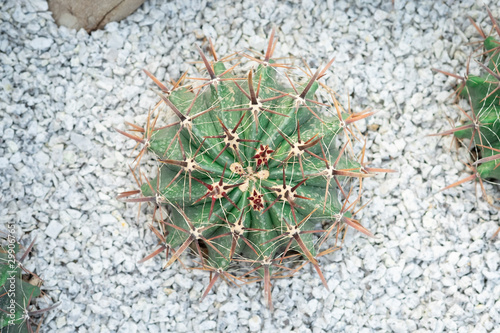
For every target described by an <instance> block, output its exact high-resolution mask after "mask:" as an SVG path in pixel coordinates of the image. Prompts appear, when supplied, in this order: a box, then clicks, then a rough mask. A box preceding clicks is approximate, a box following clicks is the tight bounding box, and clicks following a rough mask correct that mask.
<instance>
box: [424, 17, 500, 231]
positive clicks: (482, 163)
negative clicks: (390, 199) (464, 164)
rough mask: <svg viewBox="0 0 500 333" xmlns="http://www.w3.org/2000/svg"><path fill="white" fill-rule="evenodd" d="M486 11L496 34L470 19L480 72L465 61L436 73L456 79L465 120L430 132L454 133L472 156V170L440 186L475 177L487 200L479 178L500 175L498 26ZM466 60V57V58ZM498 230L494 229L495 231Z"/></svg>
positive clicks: (440, 134) (447, 187) (497, 177)
mask: <svg viewBox="0 0 500 333" xmlns="http://www.w3.org/2000/svg"><path fill="white" fill-rule="evenodd" d="M486 10H487V11H488V15H489V17H490V19H491V22H492V24H493V30H492V31H493V32H494V33H495V34H496V35H498V36H495V35H491V36H487V35H486V34H485V33H484V32H483V30H482V29H481V28H480V27H479V26H478V25H477V24H476V23H475V22H474V21H473V20H472V19H470V20H471V23H472V24H473V26H474V27H475V28H476V30H477V31H478V32H479V34H480V35H481V37H482V45H483V47H484V50H481V51H480V52H479V54H477V57H476V58H477V60H476V61H477V63H478V64H479V66H480V68H481V70H482V74H481V75H479V76H476V75H471V74H469V63H468V64H467V70H466V75H465V76H459V75H456V74H452V73H449V72H445V71H442V70H436V71H438V72H440V73H443V74H446V75H448V76H452V77H454V78H457V79H458V80H460V85H459V86H458V89H457V90H456V94H457V97H459V98H460V97H461V98H464V99H465V100H466V101H467V102H468V103H469V105H470V112H468V113H467V112H466V111H464V110H463V109H461V108H460V110H461V112H463V114H464V115H465V116H466V117H467V121H466V123H465V124H463V125H460V126H458V127H455V128H453V129H450V130H447V131H444V132H442V133H438V134H433V135H434V136H443V135H454V137H455V138H456V139H458V140H460V141H462V142H464V143H465V145H466V147H467V148H468V149H469V151H470V153H471V157H472V159H473V160H474V162H473V163H470V164H469V165H468V167H469V168H470V169H471V170H472V174H471V175H470V176H468V177H466V178H464V179H461V180H459V181H457V182H455V183H453V184H451V185H448V186H446V187H445V188H444V189H443V190H446V189H449V188H452V187H455V186H458V185H460V184H463V183H465V182H468V181H473V180H474V181H478V182H479V184H480V187H481V191H482V193H483V196H484V198H485V199H486V200H488V202H489V203H491V204H493V202H492V201H491V199H489V197H488V195H487V194H486V193H485V188H484V185H483V180H485V179H494V180H499V179H500V168H498V166H499V165H500V164H499V161H498V159H500V121H499V117H500V39H498V38H499V37H500V27H499V26H498V24H497V22H496V20H495V18H494V17H493V15H492V13H491V11H490V10H489V9H488V8H487V9H486ZM483 57H486V58H487V65H484V64H483V62H482V58H483ZM469 61H470V60H469ZM498 231H500V229H498V230H497V232H496V233H495V235H496V234H498Z"/></svg>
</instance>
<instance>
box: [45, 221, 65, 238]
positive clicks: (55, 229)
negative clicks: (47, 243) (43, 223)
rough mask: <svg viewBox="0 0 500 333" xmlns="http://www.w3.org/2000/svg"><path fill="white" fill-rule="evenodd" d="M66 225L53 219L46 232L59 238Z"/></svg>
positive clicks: (52, 236)
mask: <svg viewBox="0 0 500 333" xmlns="http://www.w3.org/2000/svg"><path fill="white" fill-rule="evenodd" d="M63 228H64V226H63V225H62V224H60V223H59V222H56V221H51V222H50V223H49V225H48V226H47V228H46V229H45V234H46V235H47V236H49V237H51V238H57V236H58V235H59V233H60V232H61V231H62V230H63Z"/></svg>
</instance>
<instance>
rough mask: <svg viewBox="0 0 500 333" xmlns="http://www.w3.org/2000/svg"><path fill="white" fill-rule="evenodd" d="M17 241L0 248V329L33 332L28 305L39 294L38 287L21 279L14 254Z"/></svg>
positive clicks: (20, 269)
mask: <svg viewBox="0 0 500 333" xmlns="http://www.w3.org/2000/svg"><path fill="white" fill-rule="evenodd" d="M18 252H19V244H18V243H17V242H13V243H8V245H5V246H2V247H1V248H0V329H1V331H2V332H21V333H24V332H25V333H28V332H33V331H32V330H31V322H30V321H31V319H29V311H28V307H29V304H30V302H31V301H32V300H34V299H35V298H37V297H39V296H40V287H39V286H38V285H32V284H30V283H29V282H27V281H25V280H24V279H23V275H25V274H23V269H22V266H21V264H20V263H19V261H18V260H17V259H16V254H17V253H18Z"/></svg>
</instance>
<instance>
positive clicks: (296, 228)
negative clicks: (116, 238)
mask: <svg viewBox="0 0 500 333" xmlns="http://www.w3.org/2000/svg"><path fill="white" fill-rule="evenodd" d="M272 41H273V35H272V36H271V40H270V44H269V45H270V46H269V47H270V48H271V45H272ZM270 48H269V49H268V53H267V54H266V58H265V60H264V61H261V60H258V61H257V62H258V63H259V64H258V66H257V67H256V68H253V69H250V71H249V72H248V73H247V74H246V75H243V76H240V77H238V76H235V75H234V74H233V68H231V67H230V66H227V65H226V63H224V62H222V61H218V60H217V58H216V57H215V56H214V58H215V61H214V63H213V64H210V63H209V62H208V61H207V59H206V58H205V56H204V55H203V53H202V52H201V50H200V54H201V56H202V59H203V60H204V62H205V66H206V68H207V71H208V73H209V75H210V79H207V82H206V83H205V84H204V85H202V86H201V87H200V86H199V85H198V87H188V86H182V87H176V88H175V89H173V90H171V91H170V90H168V89H166V88H165V87H164V86H163V85H162V84H160V83H159V81H158V80H156V78H154V77H153V80H154V81H155V82H156V83H157V85H158V86H159V87H160V88H162V90H163V93H161V94H160V96H161V99H162V103H164V104H166V105H165V106H166V107H167V108H169V109H171V110H172V111H173V112H174V113H175V114H176V117H175V119H174V120H175V121H174V122H173V123H171V124H170V125H165V126H156V127H155V128H154V129H153V130H152V131H151V132H150V133H151V135H150V138H149V140H148V141H147V142H146V145H147V147H148V148H149V150H150V151H151V152H153V154H154V156H155V157H156V159H157V160H158V161H159V162H160V164H161V167H159V169H158V176H157V177H156V178H154V179H152V180H150V181H148V182H146V183H144V184H142V186H141V193H142V198H135V199H126V200H125V201H134V202H145V201H149V202H153V203H154V205H155V206H157V207H158V206H161V205H164V206H167V207H170V209H169V210H170V212H171V214H169V216H168V217H167V218H165V217H162V218H161V221H160V222H159V229H160V230H156V233H157V235H158V237H159V238H160V243H161V247H160V248H159V249H158V250H157V251H155V252H153V253H152V254H151V255H150V256H148V257H147V258H145V259H149V258H151V257H153V256H154V255H156V254H158V253H159V252H160V251H162V250H164V249H169V250H172V252H173V254H172V256H171V257H170V258H167V260H168V261H167V264H166V266H169V265H171V264H172V263H173V262H174V261H176V260H177V259H178V258H179V256H180V255H181V254H182V253H183V252H184V251H185V250H186V249H187V248H188V247H192V248H193V250H194V252H195V253H196V254H197V257H198V260H199V262H200V264H201V265H202V267H203V269H205V270H209V271H212V272H215V273H216V274H215V278H214V279H212V281H211V283H210V285H209V288H207V291H206V292H205V295H206V294H207V293H208V290H209V289H210V288H211V286H212V285H213V282H215V279H216V278H218V277H219V276H221V275H222V276H224V277H226V278H228V279H229V280H231V281H234V280H235V279H236V278H235V277H234V276H233V275H231V274H229V273H228V270H230V269H231V267H233V266H237V265H241V262H242V261H243V262H249V263H251V264H253V267H252V269H251V270H250V271H249V272H247V273H246V274H243V276H244V277H247V278H250V279H251V278H252V276H254V278H255V279H256V280H259V279H262V280H264V283H265V291H266V293H267V294H268V297H269V300H270V282H269V281H270V279H271V278H272V277H276V276H278V275H283V274H284V273H285V274H290V273H292V272H293V271H294V270H293V268H288V267H286V266H284V264H283V263H282V261H283V260H284V259H287V258H297V257H299V256H302V257H304V258H306V259H307V260H308V261H309V262H311V263H312V264H313V265H314V267H315V269H316V270H317V272H318V273H319V274H320V276H321V278H322V280H323V282H324V284H325V286H326V281H325V280H324V278H323V276H322V274H321V271H320V269H319V266H318V263H317V260H316V259H315V258H316V257H317V256H318V254H320V253H321V252H320V251H321V249H320V245H322V244H323V241H324V239H325V238H327V237H339V235H340V237H342V235H341V234H342V233H343V232H345V230H346V228H347V226H352V227H354V228H356V229H358V230H360V231H362V232H364V233H365V234H367V235H371V233H370V232H369V231H368V230H366V229H365V228H363V227H362V226H361V224H359V222H358V221H356V220H354V219H353V218H352V213H351V212H352V210H353V206H354V205H355V202H356V201H357V200H355V199H353V198H352V197H351V198H349V200H350V201H349V202H348V203H347V204H344V205H342V203H341V197H342V196H349V195H348V194H347V192H346V190H345V189H343V188H339V186H346V185H341V184H342V183H343V182H344V181H345V179H346V178H357V177H366V176H369V175H370V173H369V171H368V169H369V168H367V169H365V168H364V166H363V165H362V164H360V163H359V162H357V161H356V160H354V159H353V158H349V157H348V154H347V152H345V150H344V149H345V146H344V148H343V149H342V150H339V148H338V146H337V145H338V142H337V137H339V136H341V135H339V134H342V133H343V132H344V131H345V132H347V131H348V130H350V129H349V125H350V124H351V123H352V122H354V121H357V120H359V119H363V118H365V117H366V116H368V115H371V114H372V113H367V112H364V113H357V114H351V113H345V112H341V111H342V109H341V107H340V105H339V104H338V102H337V101H336V100H335V101H334V104H333V105H330V104H325V103H322V102H318V101H317V100H316V97H315V96H316V91H317V90H318V89H319V88H321V87H320V85H319V84H318V77H320V76H322V75H324V73H325V71H326V70H327V68H328V67H329V66H330V65H331V62H330V64H328V66H327V67H326V68H325V69H324V70H323V71H322V72H320V71H319V70H318V71H317V72H316V73H315V74H314V75H312V76H311V77H310V78H308V79H307V80H306V81H305V82H304V83H303V84H301V85H299V84H295V83H293V81H291V79H290V78H289V77H288V76H285V75H284V73H283V72H282V71H281V70H279V67H282V66H280V65H279V64H276V63H274V62H273V60H270V59H269V58H270V54H271V53H272V51H270V50H271V49H270ZM213 53H214V54H215V52H213ZM228 68H229V69H230V70H228ZM147 74H148V75H149V76H150V77H152V75H151V74H149V73H147ZM158 112H160V111H158ZM325 113H328V114H330V115H329V116H325ZM339 115H340V117H339ZM155 122H156V121H155ZM120 132H121V131H120ZM121 133H124V132H121ZM129 137H130V135H129ZM133 139H134V140H136V141H137V142H142V143H145V141H144V138H138V137H135V138H133ZM139 139H142V141H140V140H139ZM373 170H375V169H373ZM376 170H377V171H391V170H382V169H376ZM339 190H340V191H339ZM349 194H350V192H349ZM121 196H122V198H123V197H126V196H128V194H122V195H121ZM346 206H349V207H346ZM351 208H352V209H351ZM325 221H327V222H328V223H327V224H326V226H327V228H326V229H323V228H322V227H321V225H320V223H319V222H325ZM174 249H175V250H174ZM205 295H204V296H205Z"/></svg>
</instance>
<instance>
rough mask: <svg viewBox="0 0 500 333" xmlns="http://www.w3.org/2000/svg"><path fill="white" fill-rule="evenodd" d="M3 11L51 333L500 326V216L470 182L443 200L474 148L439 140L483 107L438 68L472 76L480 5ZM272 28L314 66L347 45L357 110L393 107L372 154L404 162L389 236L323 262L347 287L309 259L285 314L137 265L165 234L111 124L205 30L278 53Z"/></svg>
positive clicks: (16, 147)
mask: <svg viewBox="0 0 500 333" xmlns="http://www.w3.org/2000/svg"><path fill="white" fill-rule="evenodd" d="M485 3H486V4H487V3H488V2H485ZM489 6H490V8H491V10H492V12H493V14H494V16H495V17H496V18H497V19H500V10H499V8H500V7H498V4H496V3H495V2H494V1H492V2H490V3H489ZM0 8H1V10H0V110H2V111H0V133H2V134H1V138H0V191H1V192H0V222H1V223H2V224H6V223H8V222H15V224H16V231H17V233H18V234H17V236H21V235H23V243H25V244H27V243H28V242H29V241H30V240H31V239H32V238H33V237H35V236H36V237H37V242H36V245H35V248H34V251H33V256H32V257H31V258H30V260H29V263H28V266H27V267H28V268H29V269H32V270H34V271H35V272H36V273H38V274H39V275H40V276H41V277H42V278H43V279H44V281H45V284H44V286H45V291H46V294H47V297H45V298H43V299H40V300H39V301H38V305H39V307H44V306H46V305H48V304H52V303H53V302H61V304H60V306H59V308H58V309H57V310H54V311H51V312H50V313H49V314H48V315H46V316H45V318H44V319H43V321H44V323H43V325H42V328H41V332H61V333H64V332H68V333H69V332H71V333H72V332H75V331H78V332H80V333H82V332H167V331H168V332H193V331H195V332H203V331H226V332H247V331H252V332H259V331H266V332H278V331H279V332H287V331H294V332H334V331H339V332H340V331H347V332H371V331H381V332H388V331H394V332H425V331H433V332H442V331H447V332H455V331H456V332H488V331H495V332H500V331H499V329H498V328H499V327H500V259H499V258H500V239H499V238H496V239H494V240H490V237H491V236H492V235H493V233H494V232H495V230H496V229H497V228H498V227H499V226H500V222H499V215H498V210H496V209H494V208H492V207H491V206H490V205H488V204H487V203H486V202H485V200H484V199H482V198H480V194H481V192H480V190H479V188H478V192H477V193H476V191H475V186H474V183H472V182H471V183H466V184H463V185H461V186H459V187H456V188H453V189H451V190H447V191H444V192H439V190H440V189H442V188H443V187H445V186H446V185H448V184H451V183H453V182H455V181H457V180H458V179H461V178H464V177H466V176H467V175H469V173H468V170H467V169H466V166H465V164H464V163H463V162H464V161H467V159H466V151H465V149H464V148H459V149H457V148H456V146H454V145H452V144H451V140H450V138H436V137H426V135H428V134H431V133H437V132H439V131H442V130H445V129H448V128H450V126H451V125H450V124H449V122H448V121H447V119H448V118H450V119H452V122H453V123H458V122H459V120H460V119H464V118H465V117H464V116H463V115H460V111H459V110H458V109H457V108H456V107H454V106H453V103H452V100H450V99H448V98H447V97H448V96H449V95H450V93H451V92H452V91H453V89H454V84H455V83H456V82H455V80H454V79H451V78H447V77H445V76H444V75H442V74H439V73H436V72H433V71H432V70H431V68H432V67H435V68H440V69H443V70H447V71H450V72H453V73H459V74H461V75H463V74H465V64H466V62H467V57H468V56H469V54H470V53H471V52H472V50H473V48H474V47H475V44H472V45H471V44H468V43H469V42H471V41H477V40H478V33H477V32H476V30H475V29H474V28H473V27H472V25H471V24H470V22H469V21H468V18H467V15H470V16H471V17H472V18H473V19H474V20H475V21H476V22H477V24H478V25H479V26H481V27H483V29H485V31H487V32H489V29H490V28H491V21H490V19H489V18H488V16H487V12H486V9H485V8H484V4H483V3H482V2H481V3H476V2H474V1H445V2H442V1H431V0H428V1H399V0H396V1H394V5H393V4H392V3H391V1H356V2H343V1H319V2H318V4H315V2H313V1H302V2H300V4H298V3H296V4H293V3H292V2H279V1H274V0H266V1H242V2H241V4H237V5H236V4H235V2H234V1H228V0H225V1H214V2H212V1H203V0H191V1H180V0H179V1H171V2H168V3H167V2H163V1H159V0H157V1H154V0H151V1H146V2H145V3H144V5H143V6H141V7H140V8H139V9H138V10H137V11H136V12H135V13H134V14H132V15H131V16H129V17H128V18H127V19H125V20H123V21H121V22H119V23H116V22H115V23H110V24H108V25H107V26H106V27H105V29H104V30H100V31H95V32H92V33H91V34H87V33H86V32H85V31H83V30H81V31H75V30H69V29H67V28H64V27H61V28H58V27H57V25H56V24H55V23H54V21H53V18H52V16H51V13H50V12H48V6H47V3H46V2H45V1H42V0H31V1H25V2H19V1H15V0H7V1H6V2H4V3H2V4H1V5H0ZM273 26H275V27H277V29H278V33H277V34H278V37H279V43H278V45H277V47H276V53H277V55H282V56H289V55H293V56H295V57H303V58H304V59H305V60H306V61H307V63H308V64H309V65H310V66H311V67H313V68H316V67H318V66H321V65H322V64H325V63H326V62H327V61H328V60H329V59H330V58H331V57H332V56H335V57H336V60H335V62H334V64H333V66H332V69H331V70H330V72H329V74H328V76H327V77H326V78H325V81H326V83H327V84H328V85H329V86H330V87H332V88H334V89H335V90H336V91H337V92H338V93H339V94H340V99H341V100H342V101H343V102H344V103H345V102H346V100H347V98H346V97H347V94H350V95H351V105H352V108H353V110H354V111H361V110H364V109H365V108H367V107H372V108H373V109H375V110H378V111H379V112H378V113H376V114H375V115H374V116H372V117H371V118H370V119H369V120H368V121H367V124H368V125H369V126H362V129H364V130H365V134H366V136H367V140H368V146H367V158H368V159H369V160H372V161H373V164H372V165H374V166H382V167H386V168H392V169H396V170H397V171H398V173H397V174H389V175H379V176H376V177H373V178H370V179H368V180H365V181H364V189H365V192H364V195H363V202H364V203H365V202H367V201H368V200H369V199H370V198H371V199H372V201H371V202H370V203H369V204H368V206H367V207H366V208H365V209H364V210H363V212H362V216H361V221H362V223H363V224H364V225H365V226H366V227H367V228H369V229H370V230H371V231H372V232H373V233H374V234H375V235H376V237H375V238H373V239H369V238H367V237H366V236H364V235H362V234H359V233H355V232H354V231H352V230H351V231H350V232H349V233H348V235H347V237H346V241H345V244H344V247H343V248H342V249H341V250H339V251H336V252H334V253H332V254H330V255H327V256H324V257H321V258H320V259H319V261H320V264H321V266H322V269H323V273H324V275H325V278H326V280H327V281H328V285H329V287H330V290H331V291H330V292H327V291H326V290H325V288H324V287H323V286H322V284H321V281H320V279H319V278H318V277H317V275H316V273H315V271H314V269H313V268H312V266H310V265H308V266H306V267H305V268H304V269H302V270H301V271H300V272H299V273H298V274H296V275H295V276H293V277H292V278H289V279H282V280H278V281H275V282H274V284H273V292H272V294H273V300H274V307H275V310H274V311H272V312H271V311H269V310H268V309H267V308H266V305H265V300H264V297H263V290H262V285H261V284H258V283H257V284H253V285H247V286H243V287H241V288H237V287H234V286H228V285H227V284H226V283H218V284H217V285H216V286H215V287H214V288H213V291H212V292H211V293H210V294H209V295H208V296H207V297H206V299H205V300H204V301H202V302H200V296H201V294H202V293H203V290H204V288H205V286H206V285H207V284H208V281H209V277H208V274H205V273H204V272H200V271H187V270H185V269H183V268H182V267H180V266H179V265H177V264H176V265H174V266H173V267H171V268H170V269H167V270H162V269H161V266H162V262H161V260H160V259H159V258H155V260H151V261H149V262H147V263H145V264H137V263H136V262H137V261H138V260H139V259H141V258H142V257H144V256H145V255H146V254H147V253H149V252H151V250H152V249H153V248H154V246H155V242H156V240H155V238H154V235H152V233H151V232H150V231H149V229H148V227H147V223H146V220H147V218H148V217H147V216H145V215H141V218H140V219H139V221H137V207H136V206H134V205H125V204H124V203H122V202H119V201H117V200H115V197H116V194H117V193H118V192H120V191H123V190H127V189H130V188H131V187H132V186H133V184H134V183H133V179H132V178H131V177H130V174H129V171H128V169H127V164H128V163H130V162H131V158H130V157H129V155H130V152H131V148H132V146H131V144H130V142H128V141H127V140H126V139H125V138H124V137H121V135H119V134H118V133H116V132H115V131H114V130H113V128H114V127H118V128H121V127H122V126H123V122H124V121H132V122H135V123H141V122H142V123H143V122H144V121H145V115H146V112H147V110H148V108H149V107H150V106H152V105H153V104H154V103H155V101H156V96H155V94H154V93H153V92H152V91H150V90H149V89H148V88H150V87H152V86H151V83H150V82H149V80H148V79H147V78H146V77H145V75H144V73H143V72H142V69H143V68H146V69H148V70H149V71H150V72H153V73H155V75H156V76H157V77H159V78H160V79H162V80H164V81H169V80H170V79H177V78H179V77H180V75H181V74H182V73H183V72H184V71H185V70H187V69H188V68H192V67H193V65H192V64H190V63H188V62H189V61H197V60H199V59H198V56H197V54H196V50H195V48H194V44H198V45H206V40H205V41H204V38H205V37H211V38H212V39H213V40H215V41H216V48H217V51H218V53H219V54H220V55H224V54H228V53H230V52H232V51H235V50H245V48H248V47H251V48H252V49H255V50H258V51H262V50H264V48H265V47H266V42H267V36H268V34H269V31H270V30H271V28H272V27H273ZM471 71H472V72H476V73H477V71H478V66H477V65H476V64H475V63H474V62H472V63H471ZM464 107H466V105H465V104H464ZM485 186H486V190H487V192H488V193H489V194H490V195H491V197H492V198H498V197H500V193H499V192H498V188H497V185H494V184H490V183H487V184H486V185H485ZM0 228H3V226H0ZM2 230H3V229H2ZM183 261H184V262H187V263H189V258H187V257H186V258H184V259H183Z"/></svg>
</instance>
